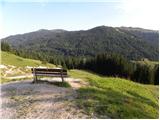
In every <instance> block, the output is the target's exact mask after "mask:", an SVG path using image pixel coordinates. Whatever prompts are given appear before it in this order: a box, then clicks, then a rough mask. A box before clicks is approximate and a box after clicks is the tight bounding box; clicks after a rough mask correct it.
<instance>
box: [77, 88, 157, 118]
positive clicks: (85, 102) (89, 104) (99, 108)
mask: <svg viewBox="0 0 160 120" xmlns="http://www.w3.org/2000/svg"><path fill="white" fill-rule="evenodd" d="M78 94H79V95H78V97H77V105H78V107H81V108H83V109H85V110H86V112H87V113H88V114H95V115H97V117H98V118H104V117H103V116H108V117H110V118H123V119H125V118H158V105H157V104H155V103H154V102H153V101H151V100H149V99H148V98H144V97H140V96H139V95H137V94H136V93H131V94H132V95H134V97H130V96H127V95H125V94H123V93H120V92H118V91H115V90H113V89H111V88H108V89H99V88H95V87H90V88H81V89H79V90H78ZM137 97H138V98H137Z"/></svg>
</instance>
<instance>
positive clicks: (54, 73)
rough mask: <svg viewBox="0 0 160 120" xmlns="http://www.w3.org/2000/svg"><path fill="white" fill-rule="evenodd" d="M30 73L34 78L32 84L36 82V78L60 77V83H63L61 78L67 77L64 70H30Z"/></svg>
mask: <svg viewBox="0 0 160 120" xmlns="http://www.w3.org/2000/svg"><path fill="white" fill-rule="evenodd" d="M31 71H32V73H33V74H34V76H35V79H34V82H36V80H37V76H51V77H61V78H62V82H63V77H68V75H67V70H64V69H53V68H52V69H50V68H31Z"/></svg>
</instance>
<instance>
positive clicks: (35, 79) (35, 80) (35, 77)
mask: <svg viewBox="0 0 160 120" xmlns="http://www.w3.org/2000/svg"><path fill="white" fill-rule="evenodd" d="M33 72H34V83H36V82H37V76H36V70H35V68H33Z"/></svg>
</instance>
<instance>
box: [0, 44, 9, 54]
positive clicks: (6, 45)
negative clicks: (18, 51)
mask: <svg viewBox="0 0 160 120" xmlns="http://www.w3.org/2000/svg"><path fill="white" fill-rule="evenodd" d="M1 50H3V51H8V52H9V51H11V47H10V45H9V44H8V43H7V42H1Z"/></svg>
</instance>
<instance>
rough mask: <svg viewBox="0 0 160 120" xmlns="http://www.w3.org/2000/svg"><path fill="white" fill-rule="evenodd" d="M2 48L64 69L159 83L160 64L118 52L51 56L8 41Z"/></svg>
mask: <svg viewBox="0 0 160 120" xmlns="http://www.w3.org/2000/svg"><path fill="white" fill-rule="evenodd" d="M1 49H2V50H3V51H9V52H12V53H14V54H16V55H18V56H21V57H25V58H32V59H38V60H41V61H42V62H44V63H47V62H49V63H52V64H55V65H61V66H62V67H63V68H64V69H83V70H89V71H93V72H95V73H97V74H100V75H104V76H113V77H122V78H127V79H129V80H132V81H135V82H139V83H144V84H154V85H158V84H159V65H155V66H154V67H153V68H152V67H150V66H148V65H146V64H140V63H136V62H134V63H133V62H131V61H129V60H128V59H126V58H124V57H123V56H122V55H118V54H113V53H104V54H98V55H96V56H94V57H85V56H84V57H72V56H68V57H63V56H49V55H47V54H44V53H40V52H36V51H34V52H29V51H24V50H21V51H20V50H15V49H12V48H11V47H10V46H9V45H8V43H3V42H1Z"/></svg>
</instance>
